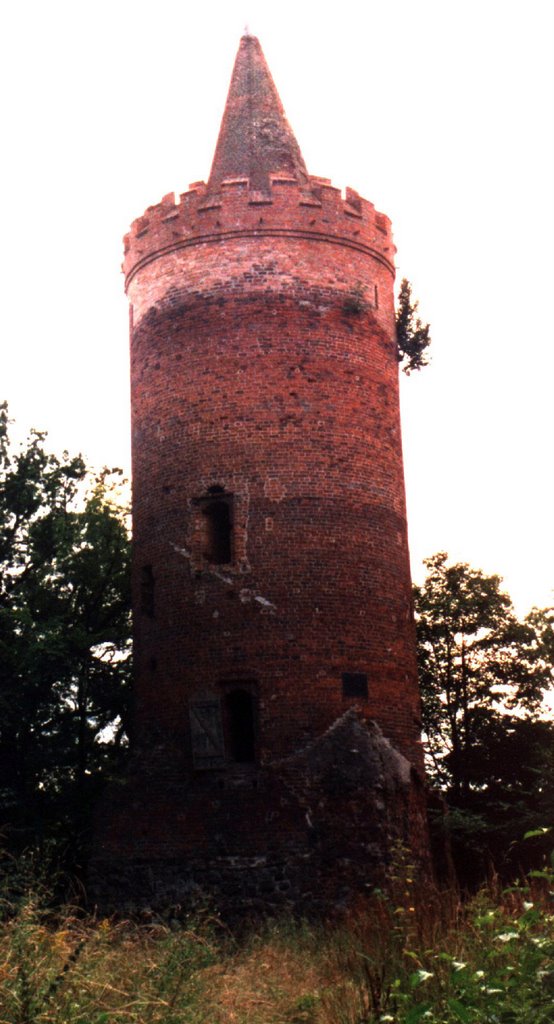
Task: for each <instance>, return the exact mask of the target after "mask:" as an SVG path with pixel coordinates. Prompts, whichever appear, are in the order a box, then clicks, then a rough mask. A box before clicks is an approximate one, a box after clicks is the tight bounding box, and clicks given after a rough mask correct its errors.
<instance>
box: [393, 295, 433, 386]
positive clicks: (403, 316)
mask: <svg viewBox="0 0 554 1024" xmlns="http://www.w3.org/2000/svg"><path fill="white" fill-rule="evenodd" d="M418 306H419V302H414V301H413V300H412V286H411V284H410V282H409V281H407V280H406V278H404V279H403V280H402V282H401V284H400V292H399V294H398V302H397V309H396V344H397V351H398V362H399V363H401V364H402V370H403V371H404V373H406V374H407V375H408V376H409V375H410V373H412V372H413V370H421V368H422V367H423V366H428V359H427V355H428V348H429V345H430V344H431V335H430V330H431V328H430V325H429V324H423V323H422V322H421V320H420V319H419V317H418V315H417V310H418Z"/></svg>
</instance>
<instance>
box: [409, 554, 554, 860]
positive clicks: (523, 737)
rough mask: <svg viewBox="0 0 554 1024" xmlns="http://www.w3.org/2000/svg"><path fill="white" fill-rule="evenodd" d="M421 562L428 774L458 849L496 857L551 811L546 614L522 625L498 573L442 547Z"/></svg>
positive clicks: (418, 599) (418, 603)
mask: <svg viewBox="0 0 554 1024" xmlns="http://www.w3.org/2000/svg"><path fill="white" fill-rule="evenodd" d="M426 565H427V570H428V575H427V578H426V581H425V583H424V584H423V586H421V587H416V588H415V607H416V622H417V635H418V661H419V672H420V684H421V694H422V706H423V728H424V732H425V734H426V737H427V746H428V755H429V763H428V771H429V775H430V778H431V780H432V781H433V782H434V783H435V784H436V785H438V786H439V787H440V788H441V789H442V791H443V792H444V794H445V796H446V798H447V801H448V804H449V805H450V807H451V809H452V820H453V821H454V822H456V823H457V826H458V830H459V833H460V835H462V836H463V842H462V843H461V847H462V852H463V850H464V849H465V850H466V851H467V849H468V845H469V846H470V847H471V846H472V848H473V852H475V851H476V850H480V853H481V854H482V856H483V857H486V856H488V855H490V856H492V857H494V858H495V859H496V860H497V861H498V858H499V856H500V855H502V856H504V854H505V853H506V851H507V850H508V849H509V848H510V844H511V843H513V842H515V841H516V840H517V839H519V838H521V836H522V835H523V834H524V832H525V831H527V830H528V829H529V828H533V827H536V826H537V825H544V824H549V823H550V822H551V821H552V818H553V816H554V804H553V802H552V798H551V796H550V794H551V792H552V789H551V786H552V783H554V777H553V768H554V765H553V763H552V746H553V740H554V728H553V726H552V723H551V722H549V721H547V720H546V719H545V718H544V715H542V714H541V711H542V707H543V705H542V702H543V697H544V693H545V690H547V689H548V688H549V687H550V686H551V685H552V678H553V677H552V670H553V664H554V661H553V658H552V613H551V611H550V610H546V611H539V610H537V609H535V610H533V612H532V613H531V614H530V615H529V616H528V617H527V618H526V619H525V620H524V621H523V622H520V621H519V620H518V619H517V617H516V615H515V613H514V610H513V606H512V603H511V600H510V598H509V597H508V595H507V594H505V593H504V592H503V591H502V590H501V579H500V577H498V576H487V575H485V574H484V573H483V572H481V571H479V570H476V569H472V568H470V566H469V565H467V564H465V563H458V564H455V565H449V564H448V556H447V555H446V554H444V553H443V552H441V553H439V554H437V555H434V556H433V557H432V558H429V559H427V561H426ZM545 816H546V821H545Z"/></svg>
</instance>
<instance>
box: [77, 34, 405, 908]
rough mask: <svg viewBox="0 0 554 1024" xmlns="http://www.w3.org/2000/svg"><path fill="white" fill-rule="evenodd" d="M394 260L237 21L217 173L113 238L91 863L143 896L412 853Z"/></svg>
mask: <svg viewBox="0 0 554 1024" xmlns="http://www.w3.org/2000/svg"><path fill="white" fill-rule="evenodd" d="M394 252H395V248H394V245H393V242H392V238H391V229H390V222H389V220H388V218H387V217H386V216H384V215H383V214H381V213H377V212H376V211H375V209H374V207H373V205H372V204H371V203H370V202H368V201H367V200H365V199H362V198H361V197H360V196H359V195H358V194H357V193H356V192H354V191H352V190H351V189H346V193H345V195H344V196H343V195H342V194H341V192H340V191H339V190H338V189H337V188H334V187H333V186H332V185H331V183H330V182H329V181H328V180H327V179H325V178H320V177H314V176H312V175H309V174H308V172H307V170H306V167H305V164H304V161H303V158H302V155H301V152H300V149H299V147H298V144H297V142H296V140H295V138H294V135H293V133H292V131H291V129H290V127H289V125H288V123H287V120H286V118H285V115H284V112H283V108H282V105H281V102H280V100H279V96H278V94H277V92H276V89H275V86H274V84H273V81H272V78H271V75H270V73H269V70H268V68H267V65H266V62H265V59H264V56H263V53H262V50H261V47H260V44H259V42H258V40H257V39H256V38H254V37H252V36H249V35H245V36H244V37H243V38H242V40H241V42H240V48H239V51H238V55H237V58H236V63H235V67H234V70H233V75H232V80H231V86H230V90H229V95H228V99H227V105H226V108H225V113H224V116H223V121H222V125H221V130H220V135H219V139H218V142H217V147H216V151H215V156H214V161H213V166H212V170H211V174H210V177H209V180H208V183H207V184H204V182H197V183H195V184H193V185H192V186H191V187H190V189H189V191H188V192H185V193H184V194H183V195H181V196H180V198H179V199H177V200H176V199H175V197H174V196H173V195H169V196H166V197H165V198H164V199H163V200H162V201H161V203H160V204H159V205H157V206H153V207H150V208H149V209H148V210H147V211H146V213H145V214H144V216H142V217H140V218H139V219H138V220H137V221H135V223H134V224H133V226H132V229H131V231H130V234H129V235H128V236H127V237H126V239H125V261H124V272H125V286H126V290H127V295H128V298H129V303H130V323H131V363H132V370H131V372H132V384H131V388H132V418H133V427H132V429H133V524H134V585H133V589H134V597H133V610H134V624H135V626H134V628H135V672H136V681H135V708H136V710H135V735H134V749H135V755H134V758H133V762H132V768H131V771H130V774H129V777H128V779H127V782H126V786H125V787H123V789H122V790H121V791H120V793H119V795H118V796H113V794H112V796H111V798H110V800H111V803H110V808H111V809H110V810H108V811H107V812H106V814H105V819H104V822H103V825H102V827H101V829H100V837H99V840H98V842H99V850H100V851H101V852H100V853H99V854H98V855H97V859H99V862H101V863H102V864H103V865H104V868H103V870H104V875H105V877H107V875H109V877H111V878H112V879H116V881H114V883H113V884H114V886H116V887H117V886H118V885H119V886H120V889H121V887H122V886H123V888H124V886H125V884H127V885H129V884H130V883H129V881H128V880H129V877H130V875H132V874H133V872H134V875H133V877H134V879H135V881H134V883H133V884H132V885H131V886H130V887H131V889H133V886H134V892H135V894H136V893H137V891H139V890H140V891H143V889H144V886H146V885H147V883H146V882H145V878H146V874H148V878H149V879H150V882H148V885H149V886H150V889H151V891H149V894H148V895H147V896H145V897H144V898H145V899H147V901H150V902H152V900H153V899H156V898H157V897H156V893H157V894H158V896H162V895H164V894H165V896H167V898H177V897H179V898H182V896H183V892H186V891H187V886H188V887H189V888H190V887H191V886H192V887H194V886H196V885H201V886H205V885H206V886H208V887H211V888H213V889H215V890H216V891H219V892H222V893H224V894H225V893H227V896H228V897H229V899H231V900H232V899H233V898H234V897H233V893H234V894H235V896H236V898H240V899H242V900H244V899H245V898H246V897H248V898H251V901H252V900H254V901H255V899H258V898H259V899H262V898H263V894H264V893H265V894H266V896H267V894H268V893H269V897H268V898H270V899H273V898H275V899H277V897H278V896H279V894H281V895H283V897H287V898H291V899H293V900H295V899H296V898H297V897H298V898H300V899H301V898H302V895H303V894H304V895H306V893H307V892H308V890H309V892H311V891H312V890H314V887H315V888H316V889H318V891H320V892H323V891H328V892H330V893H331V895H332V894H333V893H335V894H336V891H338V890H336V888H334V882H333V881H332V875H333V871H332V870H331V869H329V864H330V863H331V862H332V861H333V859H334V858H339V859H340V858H342V860H344V861H345V862H346V861H348V862H349V863H350V864H352V863H355V862H356V861H358V866H357V867H356V868H352V869H351V875H352V878H351V884H352V886H353V887H354V888H355V887H356V885H357V884H358V883H359V884H361V885H366V884H367V883H368V871H369V872H370V874H371V871H372V870H373V868H371V869H370V868H368V864H370V865H373V867H374V869H375V870H377V867H378V864H379V863H382V862H383V861H384V860H386V857H387V849H388V847H389V845H390V843H391V842H392V840H393V839H394V838H398V837H400V838H403V839H404V840H405V841H408V842H411V843H412V845H415V846H416V847H418V849H419V850H420V852H423V853H424V847H425V839H424V835H425V828H424V824H423V818H422V811H421V806H422V797H421V779H422V774H423V764H422V754H421V747H420V741H419V730H420V722H419V698H418V688H417V676H416V659H415V639H414V627H413V619H412V603H411V583H410V571H409V559H408V544H407V531H406V511H405V497H404V481H403V466H402V450H401V437H400V417H399V399H398V362H397V356H396V343H395V320H394V302H393V282H394V263H393V256H394ZM367 723H369V724H367ZM374 723H375V724H374ZM353 780H354V781H353ZM318 787H319V788H318ZM333 787H334V788H333ZM386 800H388V806H387V808H385V810H384V809H383V808H384V801H385V802H386ZM333 801H334V802H333ZM318 808H319V810H318ZM318 815H319V817H318ZM345 851H346V852H345ZM361 862H363V865H362V863H361ZM325 865H327V868H326V867H325ZM108 867H109V870H107V869H108ZM349 870H350V869H349ZM106 871H107V875H106ZM110 872H111V874H110ZM118 872H119V874H118ZM141 872H142V874H141ZM342 875H343V881H342V884H343V885H344V884H345V882H344V880H345V878H346V876H347V875H348V870H346V869H343V872H342ZM123 876H125V878H126V879H127V882H125V883H124V882H123ZM239 876H240V879H241V881H240V883H239V882H238V881H237V879H238V878H239ZM349 877H350V876H349ZM152 879H154V882H152V881H151V880H152ZM308 879H309V881H308ZM347 884H350V883H347ZM141 886H142V890H141ZM152 886H153V889H152ZM309 892H308V897H309ZM236 894H238V896H237V895H236ZM312 895H313V893H312Z"/></svg>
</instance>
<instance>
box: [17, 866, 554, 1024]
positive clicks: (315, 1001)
mask: <svg viewBox="0 0 554 1024" xmlns="http://www.w3.org/2000/svg"><path fill="white" fill-rule="evenodd" d="M533 874H534V877H532V878H531V879H529V880H528V881H527V882H526V884H522V885H520V886H516V887H513V888H510V889H508V890H503V891H501V890H499V889H497V887H496V886H495V885H490V886H488V887H487V888H486V889H483V890H481V892H479V893H478V894H477V896H475V897H474V898H473V899H471V900H469V901H467V902H465V903H462V902H461V901H460V900H459V898H458V897H457V895H456V894H453V893H439V892H436V891H435V890H433V889H431V888H429V887H427V888H425V889H424V888H423V887H422V886H421V885H419V884H418V883H417V882H416V881H415V879H414V876H413V875H412V872H411V868H410V865H409V864H406V863H405V861H404V860H403V858H401V857H400V858H399V859H398V863H397V866H396V870H395V871H394V872H393V873H392V875H391V878H390V880H389V886H388V888H387V893H386V894H385V893H379V892H376V893H374V894H373V895H372V896H371V897H370V898H368V899H367V900H364V901H363V902H360V903H359V905H358V906H356V907H354V908H350V910H349V911H348V912H345V914H344V915H343V917H342V919H341V920H340V921H338V920H335V921H334V922H332V923H328V924H326V925H323V924H321V925H315V924H311V923H306V922H295V921H293V920H290V919H288V920H281V921H273V922H271V923H266V924H265V925H262V926H259V927H257V928H255V929H254V928H252V929H251V930H250V931H249V932H248V934H246V935H242V936H241V937H240V938H237V937H234V936H233V935H231V934H230V933H229V932H228V931H226V930H225V929H224V928H223V927H222V926H221V925H220V923H219V922H218V921H217V919H216V918H215V917H214V916H212V915H210V914H209V913H207V912H205V913H203V914H200V915H197V916H196V918H195V919H194V920H185V921H181V922H177V921H171V922H170V923H169V924H167V923H165V924H164V923H155V924H149V925H144V924H136V923H133V922H129V921H115V920H111V919H100V920H96V919H92V918H90V917H85V916H83V915H82V914H79V913H78V912H76V911H72V910H70V909H66V910H65V911H63V912H57V913H56V914H55V915H54V913H53V911H52V909H51V907H50V906H49V902H48V894H47V892H45V891H44V889H42V890H41V889H40V887H39V889H38V891H37V890H36V888H35V889H32V888H29V887H28V886H21V887H20V890H19V891H18V892H17V893H16V895H15V896H14V894H13V886H12V891H11V894H10V897H9V899H8V898H6V899H4V901H3V903H2V907H1V909H2V921H1V922H0V1022H1V1024H135V1022H136V1024H139V1022H140V1024H204V1022H205V1024H418V1022H419V1021H422V1022H430V1024H458V1022H462V1024H550V1022H554V905H553V904H554V899H553V895H554V884H553V882H554V879H553V877H552V872H550V871H543V872H534V873H533Z"/></svg>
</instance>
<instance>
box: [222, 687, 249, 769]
mask: <svg viewBox="0 0 554 1024" xmlns="http://www.w3.org/2000/svg"><path fill="white" fill-rule="evenodd" d="M225 719H226V727H227V728H226V732H227V749H228V754H229V759H230V760H231V761H236V762H238V763H239V764H245V763H249V762H252V761H255V759H256V743H255V728H254V696H253V694H251V693H249V692H248V690H231V691H230V692H229V693H227V694H226V696H225Z"/></svg>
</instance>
